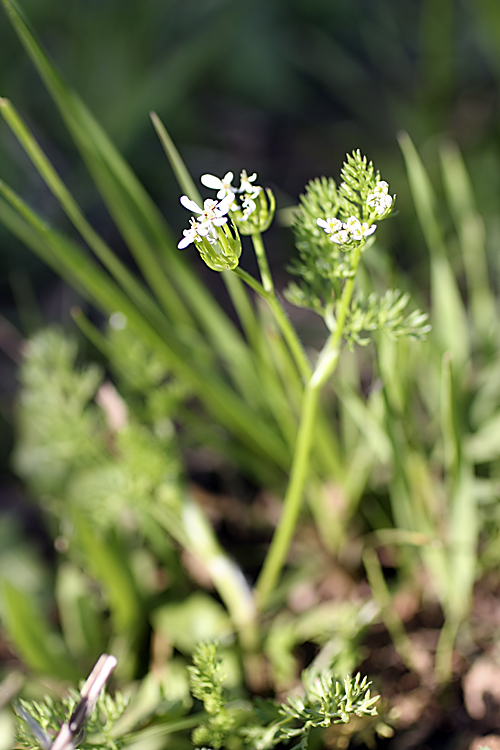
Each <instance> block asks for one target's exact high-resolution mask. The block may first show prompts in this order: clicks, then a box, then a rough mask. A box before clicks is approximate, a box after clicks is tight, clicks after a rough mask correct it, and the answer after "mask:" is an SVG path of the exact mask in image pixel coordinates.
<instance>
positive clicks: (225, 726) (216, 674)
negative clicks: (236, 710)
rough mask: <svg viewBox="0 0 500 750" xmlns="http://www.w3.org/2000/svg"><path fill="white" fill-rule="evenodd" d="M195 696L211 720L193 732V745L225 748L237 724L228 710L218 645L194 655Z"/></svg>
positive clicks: (201, 648)
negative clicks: (227, 739)
mask: <svg viewBox="0 0 500 750" xmlns="http://www.w3.org/2000/svg"><path fill="white" fill-rule="evenodd" d="M188 670H189V678H190V685H191V692H192V693H193V695H194V697H195V698H198V700H200V701H202V703H203V707H204V709H205V711H206V712H207V714H208V717H207V720H206V721H205V722H204V723H203V724H200V725H199V726H198V727H197V728H196V729H195V730H194V732H193V736H192V739H193V742H194V744H195V745H198V746H202V747H206V746H209V747H212V748H215V750H218V748H220V747H222V746H223V745H224V742H225V740H226V737H227V736H228V734H229V732H230V731H231V728H232V726H233V724H234V716H233V715H231V713H230V712H229V711H228V710H227V708H226V697H225V691H224V686H223V685H224V679H225V675H224V672H223V670H222V661H221V659H220V657H219V656H218V654H217V646H216V644H215V643H200V644H199V645H198V647H197V648H196V650H195V651H194V653H193V666H191V667H188Z"/></svg>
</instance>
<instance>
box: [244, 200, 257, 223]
mask: <svg viewBox="0 0 500 750" xmlns="http://www.w3.org/2000/svg"><path fill="white" fill-rule="evenodd" d="M241 206H242V208H243V216H242V217H241V218H242V219H243V221H246V220H247V219H248V217H249V216H250V214H252V213H253V212H254V211H255V209H256V208H257V204H256V202H255V201H253V200H252V199H251V198H245V200H244V201H243V202H242V204H241Z"/></svg>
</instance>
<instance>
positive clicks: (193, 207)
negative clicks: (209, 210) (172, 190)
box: [180, 195, 203, 214]
mask: <svg viewBox="0 0 500 750" xmlns="http://www.w3.org/2000/svg"><path fill="white" fill-rule="evenodd" d="M180 201H181V204H182V205H183V206H184V208H187V210H188V211H194V213H196V214H201V213H202V212H203V209H202V208H200V207H199V205H198V204H197V203H195V202H194V201H192V200H191V199H190V198H188V197H187V195H182V196H181V198H180Z"/></svg>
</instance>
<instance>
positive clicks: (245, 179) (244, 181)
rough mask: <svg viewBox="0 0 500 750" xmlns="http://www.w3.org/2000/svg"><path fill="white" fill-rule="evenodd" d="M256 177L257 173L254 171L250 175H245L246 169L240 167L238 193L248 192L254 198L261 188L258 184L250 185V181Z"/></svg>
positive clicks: (253, 180)
mask: <svg viewBox="0 0 500 750" xmlns="http://www.w3.org/2000/svg"><path fill="white" fill-rule="evenodd" d="M256 179H257V173H256V172H254V173H253V175H251V176H250V177H249V176H248V175H247V171H246V169H242V171H241V174H240V187H239V189H238V192H239V193H248V194H249V196H250V198H255V197H256V196H257V195H258V194H259V193H260V191H261V190H262V188H261V187H259V186H258V185H252V182H255V180H256Z"/></svg>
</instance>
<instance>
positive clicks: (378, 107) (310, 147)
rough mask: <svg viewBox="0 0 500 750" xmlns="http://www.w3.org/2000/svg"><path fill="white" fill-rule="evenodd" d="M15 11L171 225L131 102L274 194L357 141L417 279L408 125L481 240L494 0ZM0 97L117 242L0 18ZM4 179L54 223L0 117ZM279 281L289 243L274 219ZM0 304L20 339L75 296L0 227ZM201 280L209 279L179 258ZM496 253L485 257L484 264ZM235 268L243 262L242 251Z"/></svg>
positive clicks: (490, 217) (72, 4)
mask: <svg viewBox="0 0 500 750" xmlns="http://www.w3.org/2000/svg"><path fill="white" fill-rule="evenodd" d="M21 6H22V10H23V11H24V12H25V14H26V17H27V18H28V19H29V21H30V23H31V24H32V26H33V28H34V30H35V32H36V34H37V36H38V37H39V38H40V39H41V41H42V43H43V44H44V45H45V48H46V50H47V52H48V53H49V55H50V56H51V57H52V59H53V60H54V62H55V63H56V66H57V68H58V69H59V70H60V71H61V72H62V73H63V75H64V76H65V77H66V79H67V80H68V81H69V83H70V84H71V85H72V86H73V87H74V88H75V89H76V91H77V92H79V94H80V95H81V97H82V99H83V100H84V101H85V102H86V104H87V105H88V106H89V107H90V109H91V110H92V111H93V112H94V114H95V115H96V117H97V119H98V121H100V122H101V123H102V124H103V126H104V127H105V129H106V130H107V132H108V133H109V135H110V136H111V138H112V139H113V140H114V141H115V143H116V144H117V145H118V147H119V148H120V149H121V150H122V151H123V152H124V153H125V155H126V157H127V159H128V160H129V161H130V162H131V164H132V167H133V168H134V170H135V171H136V172H137V173H138V175H139V177H140V178H141V179H142V180H143V182H144V184H145V185H146V187H147V189H148V190H149V191H150V192H151V194H152V195H153V197H154V199H155V200H156V201H157V203H158V204H159V206H160V207H161V209H162V211H163V212H164V214H165V216H166V218H167V220H168V221H169V222H170V223H171V225H172V227H173V230H174V233H175V234H179V236H180V235H181V231H182V229H183V228H184V226H185V225H186V214H185V211H184V210H183V209H182V208H181V207H180V206H179V203H178V195H179V190H178V187H177V184H176V182H175V180H174V177H173V175H172V174H171V172H170V169H169V167H168V164H167V162H166V160H165V159H164V156H163V153H162V151H161V147H160V144H159V143H158V140H157V138H156V135H155V133H154V131H153V128H152V126H151V123H150V120H149V116H148V113H149V111H150V110H155V111H157V112H158V114H159V115H160V117H161V118H162V120H163V121H164V122H165V124H166V126H167V127H168V128H169V131H170V133H171V135H172V137H173V139H174V141H175V142H176V144H177V146H178V148H179V150H180V152H181V154H182V156H183V158H184V159H185V160H186V162H187V165H188V166H189V168H190V169H191V172H192V174H193V176H194V178H195V179H197V178H198V177H199V175H200V174H202V173H204V172H213V173H216V174H219V175H222V174H223V173H224V172H225V171H227V170H228V169H231V170H233V171H235V172H238V171H239V170H240V169H241V168H246V169H247V170H249V171H254V170H255V171H257V172H258V173H259V181H261V183H262V184H269V185H271V186H272V187H273V188H274V189H275V191H276V193H277V196H278V205H279V206H280V207H285V206H288V205H292V204H293V203H294V202H296V200H297V196H298V194H299V193H300V192H301V190H302V189H303V186H304V184H305V182H306V181H307V180H308V179H310V178H312V177H314V176H316V175H319V174H333V175H336V174H337V173H338V169H339V165H340V164H341V162H342V160H343V158H344V155H345V153H346V152H347V151H351V150H352V149H354V148H358V147H359V148H361V149H362V150H363V151H364V152H365V153H367V154H368V155H369V157H370V158H372V159H373V160H374V161H375V162H376V163H377V165H379V167H380V168H381V169H383V173H384V176H385V177H386V179H388V180H389V182H390V184H391V188H392V189H393V190H394V191H396V192H397V193H398V208H399V211H400V214H399V216H398V217H397V219H396V220H395V221H392V222H389V227H388V228H387V230H384V231H386V232H387V233H388V235H389V237H388V243H387V244H388V246H389V247H391V248H392V252H393V257H394V259H395V263H396V264H397V265H398V266H400V267H402V268H403V270H404V271H405V272H407V273H411V274H412V276H413V277H414V279H415V280H416V281H417V283H418V282H421V283H422V284H423V285H424V287H423V288H426V286H425V285H426V281H427V255H426V252H425V251H424V247H423V241H422V237H421V232H420V229H419V228H418V226H417V223H416V220H415V216H414V209H413V206H412V204H411V202H410V198H409V193H408V187H407V182H406V177H405V175H404V169H403V161H402V157H401V155H400V152H399V149H398V146H397V142H396V134H397V132H398V131H400V130H401V129H404V130H407V131H408V132H409V133H410V135H411V137H412V138H413V140H414V141H415V143H416V144H417V147H418V148H419V149H420V151H421V153H422V155H423V158H424V161H426V165H427V167H428V169H429V170H430V172H431V175H432V174H436V173H437V167H435V162H436V161H437V160H436V159H435V155H436V150H437V146H438V144H439V142H440V141H441V139H442V137H443V135H445V134H446V135H449V136H451V137H452V138H453V139H455V140H456V141H457V142H458V144H459V146H460V148H461V149H462V151H463V153H464V155H465V159H466V163H467V165H468V167H469V170H470V172H471V176H472V179H473V182H474V185H475V189H476V192H477V195H478V199H479V203H480V207H481V211H482V212H483V215H485V217H486V220H487V221H489V224H490V227H489V233H488V236H489V237H492V238H495V237H498V232H499V231H500V222H499V219H498V216H497V215H496V212H497V207H498V204H499V199H500V177H499V175H500V139H499V118H498V110H499V80H500V5H499V3H498V1H497V0H477V1H473V0H398V2H397V3H395V2H393V0H376V2H373V1H372V2H368V0H358V1H357V2H353V1H352V0H254V1H253V2H242V1H241V0H169V1H167V2H163V3H158V2H156V1H155V0H142V2H140V3H139V2H132V1H131V0H105V1H104V2H103V1H102V0H68V2H66V3H65V4H64V5H61V4H60V3H57V2H55V1H54V0H23V2H22V3H21ZM0 94H1V95H2V96H5V97H8V98H10V99H12V101H13V102H14V104H15V105H16V107H17V108H18V109H19V111H20V112H21V114H22V115H23V116H24V117H25V118H26V119H27V121H28V123H29V124H30V126H31V127H32V128H33V131H34V133H35V135H36V137H37V138H38V139H39V141H40V142H41V144H42V146H43V147H44V148H45V150H46V151H47V153H48V155H49V157H50V158H51V160H52V161H53V163H54V164H55V165H56V167H57V169H58V170H59V173H60V174H61V176H62V177H63V179H64V180H65V182H66V183H67V184H68V186H69V188H70V190H71V191H72V192H73V193H74V195H75V196H76V198H77V199H78V200H79V202H80V203H81V204H82V205H83V207H84V209H85V211H86V213H87V216H88V217H89V218H90V220H91V223H93V224H94V225H95V226H96V228H97V229H98V230H99V231H100V232H101V233H102V234H103V235H104V236H105V238H106V239H107V240H108V241H109V242H110V244H111V245H112V246H113V247H114V248H115V249H116V250H117V251H118V252H119V251H120V245H119V239H118V234H117V233H116V231H115V229H114V227H113V224H112V222H111V220H110V218H109V217H108V215H107V214H106V212H105V210H104V208H103V207H102V205H101V203H100V201H99V199H98V196H97V193H96V191H95V189H94V187H93V186H92V184H91V181H90V179H89V177H88V175H87V173H86V171H85V168H84V166H83V165H82V163H81V162H80V160H79V158H78V155H77V153H76V151H75V148H74V146H73V145H72V144H71V141H70V138H69V136H68V135H67V133H66V131H65V129H64V126H63V125H62V122H61V121H60V119H59V116H58V114H57V113H56V111H55V108H54V107H53V105H52V103H51V101H50V100H49V97H48V95H47V93H46V91H45V89H44V88H43V86H42V84H41V83H40V81H39V79H38V76H37V73H36V72H35V70H34V69H33V67H32V65H31V62H30V61H29V59H28V57H27V56H26V54H25V52H24V50H23V49H22V47H21V45H20V43H19V41H18V39H17V37H16V35H15V34H14V32H13V30H12V29H11V27H10V24H9V22H8V20H7V19H6V17H5V16H4V15H2V16H1V17H0ZM0 142H1V150H0V161H1V172H2V176H3V177H4V178H5V180H6V181H7V182H8V183H9V184H11V185H12V186H13V187H14V188H15V189H17V190H18V191H19V192H20V193H21V194H22V195H23V196H24V197H25V199H26V200H27V201H28V202H29V203H30V204H31V205H33V206H34V207H35V208H37V209H39V210H40V211H41V212H42V213H44V214H45V215H46V216H47V218H48V219H49V220H53V221H54V223H58V224H59V225H62V226H66V220H65V218H64V217H63V216H61V215H60V211H59V209H58V207H57V206H56V203H55V201H54V200H53V199H52V197H51V196H49V195H48V192H47V190H46V188H45V187H44V186H43V184H42V183H41V181H40V179H39V177H38V176H37V175H36V173H35V170H34V169H33V168H32V166H31V165H30V164H29V163H28V160H27V158H26V156H25V155H24V154H23V153H22V152H21V148H20V147H19V145H18V144H17V143H16V142H15V141H14V138H13V136H12V135H11V134H10V132H8V129H7V127H6V125H5V124H4V123H1V124H0ZM268 242H269V251H270V256H271V262H272V265H273V266H274V268H275V274H276V275H277V277H278V279H280V278H281V279H284V273H283V272H282V271H281V270H279V269H282V268H283V266H284V265H286V262H287V260H288V258H289V257H290V255H291V253H292V252H293V248H292V241H291V237H290V235H289V234H288V233H287V232H283V231H280V228H279V226H277V227H275V228H274V229H273V230H272V231H271V232H270V235H269V240H268ZM0 246H1V253H0V289H1V295H2V300H3V302H2V314H3V316H4V318H5V319H6V320H7V321H11V322H12V323H14V325H15V326H16V327H17V328H18V329H19V330H20V332H21V333H22V335H27V334H28V333H30V332H32V330H33V329H34V328H36V326H37V325H38V324H39V323H41V322H48V321H52V320H60V321H63V322H64V321H68V311H69V308H70V306H71V304H73V303H74V302H75V299H76V297H75V293H74V292H72V291H69V290H68V289H67V288H66V287H65V286H64V285H63V284H62V282H60V281H59V279H57V278H56V277H55V276H54V275H53V274H52V273H51V272H50V271H49V270H48V269H46V268H45V267H44V266H43V265H42V264H41V262H40V261H39V260H38V259H37V258H35V256H34V255H33V254H32V253H31V252H29V251H28V250H25V249H24V248H23V247H22V246H21V245H20V244H19V243H18V242H17V241H16V240H15V239H14V238H13V237H12V236H11V235H10V234H8V233H7V232H6V231H5V230H4V229H3V227H0ZM190 262H192V263H193V264H195V265H197V266H198V267H199V271H200V273H201V274H202V275H203V277H204V278H205V279H206V281H207V283H208V284H210V285H215V288H217V284H219V283H220V281H219V279H218V277H217V275H216V274H213V273H211V272H210V271H208V269H206V268H205V267H204V266H203V265H202V264H201V263H200V261H199V259H198V258H197V257H195V253H191V254H190ZM494 262H495V259H494ZM243 265H245V259H244V260H243ZM4 328H5V326H2V331H1V336H0V339H1V344H2V350H3V351H2V354H1V356H2V368H1V370H2V375H1V380H0V389H1V396H0V398H1V401H0V407H1V409H0V411H1V418H2V423H3V424H2V430H1V438H0V456H1V461H0V466H1V472H2V476H3V477H4V478H6V477H7V475H8V473H9V458H8V457H9V452H10V443H11V438H10V429H9V417H10V407H11V402H12V393H13V391H14V388H15V362H12V356H11V355H12V353H14V354H15V349H16V339H15V336H14V342H13V341H12V338H11V334H10V332H9V331H8V329H7V330H4Z"/></svg>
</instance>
